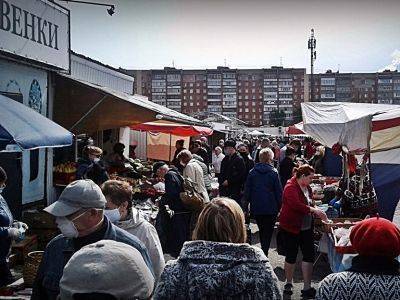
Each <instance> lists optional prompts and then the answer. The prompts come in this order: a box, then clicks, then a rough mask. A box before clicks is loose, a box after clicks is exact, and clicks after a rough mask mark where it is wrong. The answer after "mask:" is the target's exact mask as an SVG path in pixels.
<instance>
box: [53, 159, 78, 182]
mask: <svg viewBox="0 0 400 300" xmlns="http://www.w3.org/2000/svg"><path fill="white" fill-rule="evenodd" d="M53 178H54V183H56V184H62V185H68V184H69V183H71V182H72V181H74V180H75V179H76V163H74V162H66V163H61V164H58V165H56V166H54V168H53Z"/></svg>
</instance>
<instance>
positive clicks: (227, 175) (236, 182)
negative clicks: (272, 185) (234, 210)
mask: <svg viewBox="0 0 400 300" xmlns="http://www.w3.org/2000/svg"><path fill="white" fill-rule="evenodd" d="M235 146H236V142H235V141H234V140H228V141H226V142H225V153H226V156H225V157H224V159H223V160H222V163H221V173H220V176H219V178H218V182H219V193H220V195H221V196H225V197H229V198H231V199H234V200H236V201H237V202H238V203H239V204H240V200H241V199H240V198H241V190H242V187H243V184H244V182H245V178H246V165H245V163H244V161H243V158H242V157H241V156H240V155H238V153H237V152H236V149H235Z"/></svg>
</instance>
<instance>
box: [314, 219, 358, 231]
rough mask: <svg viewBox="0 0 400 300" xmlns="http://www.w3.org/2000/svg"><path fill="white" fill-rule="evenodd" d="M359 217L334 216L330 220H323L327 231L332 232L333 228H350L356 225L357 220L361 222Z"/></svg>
mask: <svg viewBox="0 0 400 300" xmlns="http://www.w3.org/2000/svg"><path fill="white" fill-rule="evenodd" d="M360 221H361V219H359V218H332V219H331V220H328V221H322V223H323V224H324V231H325V232H326V233H330V232H331V228H333V227H335V228H350V227H351V226H354V225H355V224H356V223H357V222H360Z"/></svg>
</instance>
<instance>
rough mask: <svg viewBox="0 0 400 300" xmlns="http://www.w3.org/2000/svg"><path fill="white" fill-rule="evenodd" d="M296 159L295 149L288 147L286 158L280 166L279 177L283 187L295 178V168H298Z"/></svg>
mask: <svg viewBox="0 0 400 300" xmlns="http://www.w3.org/2000/svg"><path fill="white" fill-rule="evenodd" d="M295 158H296V150H295V149H294V148H293V147H290V146H287V148H286V151H285V158H284V159H283V160H282V162H281V163H280V165H279V176H280V178H281V183H282V186H283V187H284V186H285V185H286V182H287V181H288V180H289V179H290V178H292V176H293V168H294V167H296V164H295V163H294V160H295Z"/></svg>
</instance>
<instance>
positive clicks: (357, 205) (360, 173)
mask: <svg viewBox="0 0 400 300" xmlns="http://www.w3.org/2000/svg"><path fill="white" fill-rule="evenodd" d="M337 194H338V197H339V198H340V199H341V203H342V214H343V215H344V216H347V217H361V218H364V217H365V216H367V215H374V214H375V213H377V209H378V199H377V196H376V193H375V189H374V187H373V185H372V182H371V179H370V176H369V170H368V167H367V164H366V162H365V161H363V162H362V163H361V164H360V165H358V166H357V168H356V170H355V174H354V175H352V176H350V175H347V176H345V177H344V178H342V179H341V181H340V183H339V189H338V193H337Z"/></svg>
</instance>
